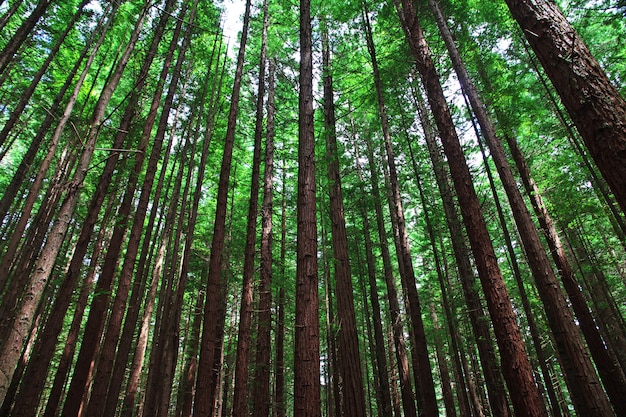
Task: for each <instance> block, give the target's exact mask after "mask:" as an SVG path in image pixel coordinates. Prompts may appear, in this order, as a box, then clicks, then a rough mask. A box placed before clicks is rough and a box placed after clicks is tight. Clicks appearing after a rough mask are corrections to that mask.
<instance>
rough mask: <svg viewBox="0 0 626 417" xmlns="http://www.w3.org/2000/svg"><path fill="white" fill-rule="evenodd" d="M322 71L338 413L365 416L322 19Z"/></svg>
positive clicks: (326, 38)
mask: <svg viewBox="0 0 626 417" xmlns="http://www.w3.org/2000/svg"><path fill="white" fill-rule="evenodd" d="M322 20H323V22H322V70H323V73H324V76H323V85H324V137H325V142H326V164H327V174H328V187H329V198H330V226H331V235H332V247H333V259H334V266H335V268H334V271H335V289H336V296H337V316H338V323H339V358H340V362H339V364H338V365H339V372H340V374H341V381H342V388H343V390H342V400H343V401H342V406H343V409H342V413H343V414H345V415H351V416H360V415H365V395H364V390H363V373H362V370H361V357H360V353H359V337H358V335H357V328H356V318H355V312H354V296H353V293H354V289H353V286H352V272H351V269H350V257H349V254H348V236H347V232H346V219H345V217H344V204H343V193H342V189H341V172H340V170H339V156H338V152H339V149H338V146H337V130H336V126H335V121H336V116H335V100H334V92H333V76H332V66H331V59H330V56H331V50H330V46H329V39H328V38H329V35H328V25H327V23H326V21H325V18H322Z"/></svg>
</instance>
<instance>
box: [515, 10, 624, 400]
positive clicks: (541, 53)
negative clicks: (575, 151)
mask: <svg viewBox="0 0 626 417" xmlns="http://www.w3.org/2000/svg"><path fill="white" fill-rule="evenodd" d="M506 3H507V5H508V6H509V9H510V10H511V14H512V15H513V17H514V18H515V20H517V22H518V23H519V25H520V26H521V28H522V30H523V32H524V35H525V36H526V39H528V42H529V43H530V46H531V47H532V48H533V50H534V51H535V54H536V55H537V57H538V58H539V61H540V62H541V65H542V66H543V68H544V69H545V71H546V74H548V77H549V78H550V80H551V81H552V84H553V85H554V87H555V89H556V91H557V92H558V93H559V96H560V97H561V101H562V102H563V104H564V105H565V108H566V109H567V111H568V113H569V115H570V117H571V118H572V121H573V122H574V124H575V125H576V127H577V128H578V131H579V132H580V135H581V136H582V138H583V140H584V141H585V144H586V145H587V148H588V149H589V152H590V153H591V156H592V157H593V159H594V160H595V161H596V164H597V165H598V168H599V169H600V172H601V173H602V175H603V176H604V178H605V179H606V181H607V183H608V184H609V187H610V188H611V190H612V191H613V194H614V195H615V198H616V199H617V202H618V204H619V205H620V206H621V208H622V210H623V211H625V212H626V101H624V99H623V98H622V97H621V96H620V94H619V92H618V91H617V90H616V89H615V87H614V86H613V85H611V82H610V81H609V79H608V77H607V76H606V74H605V73H604V71H603V70H602V68H600V65H599V64H598V62H597V61H596V60H595V58H594V57H593V55H591V52H590V51H589V49H588V48H587V46H586V45H585V43H584V42H583V40H582V39H581V38H580V37H579V36H578V34H577V33H576V30H575V29H574V28H573V27H572V25H570V24H569V22H568V21H567V19H566V18H565V16H563V14H562V13H561V11H560V10H559V8H558V6H557V5H556V3H552V2H549V1H546V0H538V1H529V0H507V1H506ZM620 409H621V408H620Z"/></svg>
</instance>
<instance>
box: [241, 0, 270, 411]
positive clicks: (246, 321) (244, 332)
mask: <svg viewBox="0 0 626 417" xmlns="http://www.w3.org/2000/svg"><path fill="white" fill-rule="evenodd" d="M268 26H269V13H268V0H264V2H263V32H262V35H261V56H260V62H259V77H258V83H259V86H258V92H257V101H256V123H255V128H254V151H253V156H252V178H251V181H250V199H249V200H248V205H249V206H248V219H247V222H248V224H247V228H246V246H245V250H244V264H243V279H242V280H243V283H242V287H243V288H242V292H241V306H240V311H239V333H238V337H237V359H236V361H235V390H234V392H233V412H232V416H233V417H246V416H247V415H248V401H247V398H248V363H249V357H248V356H249V354H250V353H249V351H250V340H251V338H252V297H253V292H254V283H253V278H254V256H255V254H256V235H257V223H258V217H259V216H258V213H259V183H260V176H261V139H262V138H263V101H264V96H265V68H266V62H265V61H266V56H267V30H268ZM268 348H269V346H268Z"/></svg>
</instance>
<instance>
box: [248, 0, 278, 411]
mask: <svg viewBox="0 0 626 417" xmlns="http://www.w3.org/2000/svg"><path fill="white" fill-rule="evenodd" d="M267 3H268V2H267V1H266V2H265V4H264V13H265V12H266V10H267V7H268V4H267ZM268 67H269V68H268V80H267V127H266V136H265V158H264V159H265V172H264V173H263V204H262V206H261V278H260V281H259V314H258V320H259V324H258V332H257V350H256V358H255V363H256V368H255V371H254V381H255V383H254V389H253V395H252V399H253V411H252V416H253V417H269V415H270V407H271V404H272V399H271V396H270V370H271V368H270V365H271V344H272V343H271V329H272V311H271V309H272V288H271V284H272V278H273V273H272V264H273V262H272V261H273V258H272V249H273V239H272V213H273V207H274V200H273V193H274V136H275V127H274V116H275V113H276V109H275V108H274V103H275V94H276V87H275V72H276V66H275V63H274V60H273V59H270V60H269V63H268Z"/></svg>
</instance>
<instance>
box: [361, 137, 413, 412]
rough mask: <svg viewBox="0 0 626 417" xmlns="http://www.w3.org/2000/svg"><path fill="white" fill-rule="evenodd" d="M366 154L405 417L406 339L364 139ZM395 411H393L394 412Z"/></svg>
mask: <svg viewBox="0 0 626 417" xmlns="http://www.w3.org/2000/svg"><path fill="white" fill-rule="evenodd" d="M365 144H366V146H367V149H366V153H367V154H366V156H367V159H368V164H369V170H370V186H371V187H372V196H373V197H374V209H375V211H376V225H377V228H378V236H379V240H380V249H381V255H382V258H383V272H384V276H385V284H386V286H387V300H388V302H389V314H390V316H391V328H392V333H393V342H394V347H395V354H396V362H397V366H398V377H399V378H400V395H401V397H402V408H403V411H404V415H405V416H407V417H417V409H416V408H415V397H414V396H413V388H412V384H411V375H410V373H409V358H408V354H407V350H406V342H405V340H404V329H403V325H402V316H401V313H400V304H399V302H398V292H397V290H396V284H395V279H394V276H393V267H392V265H391V255H390V253H389V243H388V241H387V231H386V230H385V222H384V218H383V208H382V203H381V197H380V188H379V186H378V184H379V182H380V181H379V175H378V171H377V169H378V167H377V166H376V162H375V160H374V151H373V150H372V145H371V144H370V143H369V140H368V141H366V142H365ZM396 414H397V413H396Z"/></svg>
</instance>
